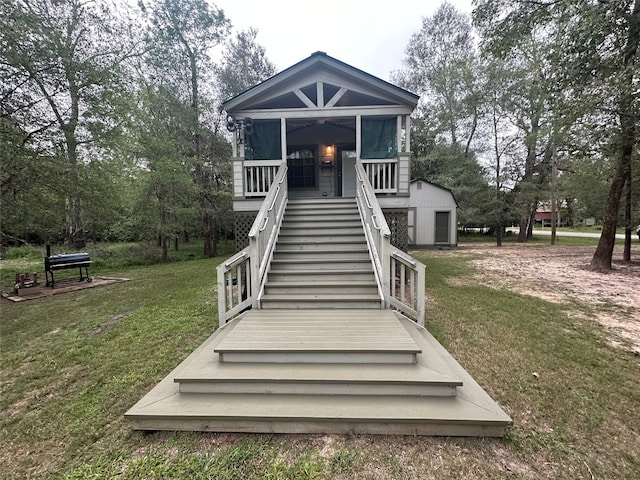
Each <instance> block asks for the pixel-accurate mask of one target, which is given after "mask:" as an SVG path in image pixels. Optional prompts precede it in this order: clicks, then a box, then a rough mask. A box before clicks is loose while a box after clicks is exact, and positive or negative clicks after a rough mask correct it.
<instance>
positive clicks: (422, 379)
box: [126, 310, 510, 436]
mask: <svg viewBox="0 0 640 480" xmlns="http://www.w3.org/2000/svg"><path fill="white" fill-rule="evenodd" d="M249 313H251V315H249ZM273 313H274V312H268V311H255V312H248V313H247V314H245V315H244V316H241V317H240V318H238V319H236V320H234V321H233V322H231V323H230V324H228V325H227V326H226V327H224V328H222V329H220V330H218V331H217V332H216V333H214V334H213V335H212V336H211V337H210V338H209V339H208V340H207V341H206V342H205V343H204V344H203V345H201V346H200V347H199V348H198V349H197V350H196V351H195V352H194V353H193V354H192V355H191V356H189V357H188V358H187V359H186V360H185V361H184V362H183V363H182V364H181V365H179V366H178V367H177V368H176V369H175V370H174V371H173V372H172V373H171V374H170V375H168V376H167V377H166V378H165V379H164V380H163V381H162V382H160V384H158V385H157V386H156V387H155V388H154V389H153V390H151V391H150V392H149V393H148V394H147V395H146V396H145V397H144V398H143V399H141V400H140V401H139V402H138V403H137V404H136V405H135V406H134V407H132V408H131V409H130V410H129V412H127V414H126V416H127V418H129V419H130V420H131V422H132V423H133V426H134V428H138V429H149V430H158V429H161V430H201V431H235V432H281V433H304V432H306V433H321V432H325V433H371V434H409V435H447V436H476V435H481V436H502V435H504V429H505V427H506V426H507V425H508V424H509V423H510V419H509V417H508V416H507V415H505V414H504V412H503V411H502V410H501V409H500V407H499V406H498V405H497V404H496V403H495V402H494V401H493V400H492V399H491V398H490V397H489V396H488V395H487V394H486V393H485V392H484V391H483V390H482V388H481V387H480V386H479V385H478V384H477V383H476V382H475V381H474V380H473V379H472V378H471V377H470V376H469V375H468V374H467V373H466V372H465V370H464V369H463V368H462V367H461V366H460V365H459V364H458V363H457V362H456V361H455V360H454V359H453V358H452V357H451V356H450V355H449V354H448V353H447V352H446V350H445V349H444V348H442V346H441V345H440V344H439V343H438V342H437V341H436V340H435V339H434V338H433V337H432V336H431V335H430V334H429V333H428V332H427V331H426V330H425V329H423V328H422V327H420V326H418V325H416V324H415V323H414V322H412V321H410V320H408V319H406V318H404V317H402V316H400V315H399V314H395V313H392V312H390V311H386V310H382V311H381V310H368V311H360V312H358V311H355V312H354V311H349V312H348V314H349V315H353V316H359V315H361V316H363V317H369V318H370V319H371V321H372V323H375V321H376V320H375V319H376V318H377V317H378V316H379V315H381V314H382V317H383V318H385V317H386V318H387V319H388V315H387V314H391V315H392V316H394V317H395V320H396V321H397V323H396V326H397V328H398V329H399V330H401V331H404V332H406V333H407V334H408V337H409V339H410V340H412V342H413V345H414V347H413V348H417V349H418V350H419V353H415V358H416V361H415V362H414V363H402V364H375V363H365V364H358V363H351V364H350V363H328V364H321V363H309V364H305V363H271V362H261V361H258V362H227V361H224V362H220V358H219V355H218V354H217V353H216V351H217V350H219V349H220V348H223V349H224V345H225V343H227V341H230V342H231V341H232V340H233V339H234V338H239V337H238V335H239V334H240V333H242V330H243V329H245V328H247V327H249V326H251V325H252V324H255V322H257V321H259V319H260V318H261V317H263V316H264V317H265V318H266V319H267V320H269V319H270V320H271V321H272V320H273ZM286 313H287V315H290V314H291V313H293V312H286ZM297 313H298V314H299V315H300V318H311V317H312V316H313V315H327V316H326V317H325V320H326V321H329V320H333V321H335V320H339V319H342V320H343V323H342V325H347V324H348V322H346V320H347V319H348V318H347V317H343V316H342V315H343V314H342V313H338V312H336V311H330V312H327V311H324V312H319V311H318V310H313V311H301V312H297ZM245 321H246V323H245ZM385 321H387V320H385ZM388 321H390V320H388ZM349 328H350V327H348V326H346V327H345V331H347V330H349ZM337 329H338V333H337V336H340V334H339V331H340V330H341V327H339V326H338V327H337ZM234 332H235V333H234ZM381 333H384V331H381ZM405 341H406V343H408V344H411V343H412V342H409V341H408V340H407V339H406V338H403V339H402V343H405ZM235 342H236V341H235V340H233V342H232V343H231V344H232V345H235V344H236V343H235ZM345 343H346V344H349V343H350V342H345ZM357 343H358V342H354V344H357ZM365 343H366V342H365ZM221 346H222V347H221ZM290 347H291V344H290V343H289V344H288V343H287V342H279V347H278V349H284V350H288V349H290ZM294 348H297V347H294ZM332 350H335V349H332ZM332 353H334V354H336V353H337V354H338V355H341V354H345V355H349V354H354V355H359V353H358V352H357V348H356V349H351V347H349V349H348V351H347V350H344V351H342V352H339V353H338V352H335V351H333V352H332Z"/></svg>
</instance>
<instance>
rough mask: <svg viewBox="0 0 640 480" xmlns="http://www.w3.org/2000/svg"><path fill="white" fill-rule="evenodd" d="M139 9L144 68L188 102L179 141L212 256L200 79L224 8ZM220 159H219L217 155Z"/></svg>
mask: <svg viewBox="0 0 640 480" xmlns="http://www.w3.org/2000/svg"><path fill="white" fill-rule="evenodd" d="M140 5H141V7H142V9H143V11H145V12H148V15H149V18H150V21H151V30H150V32H149V45H150V54H149V57H148V62H147V66H148V67H150V68H151V69H152V70H153V72H154V73H153V75H152V78H151V80H152V82H153V83H155V84H157V85H162V91H164V92H166V93H168V94H170V95H172V96H173V97H174V98H176V99H179V100H181V101H183V102H188V105H189V110H188V117H187V118H185V120H186V125H187V126H188V134H187V135H186V136H184V137H183V138H182V139H181V140H178V139H176V140H178V141H181V142H182V147H183V150H182V151H181V153H182V154H183V155H184V156H186V157H188V158H189V159H190V163H191V165H192V168H191V172H192V176H193V181H194V183H195V185H196V186H197V188H198V191H199V194H198V205H199V208H200V216H201V221H202V235H203V237H204V254H205V256H208V257H211V256H214V255H215V254H216V242H215V221H214V220H213V219H212V218H211V213H212V208H211V204H210V200H211V198H212V195H211V192H210V191H208V188H209V187H210V186H211V185H212V184H211V182H209V181H208V180H207V177H208V176H209V172H210V170H211V169H210V160H211V158H210V157H209V158H208V159H207V158H205V155H204V152H203V147H202V137H203V132H204V131H205V128H204V126H203V124H202V119H203V118H204V117H205V116H206V115H207V114H209V115H210V116H211V110H212V109H214V106H213V100H214V96H213V95H212V92H209V93H210V95H208V96H207V95H203V88H202V85H203V83H205V82H203V79H204V78H211V76H213V71H214V70H213V66H212V62H211V58H210V52H211V49H212V48H213V47H215V46H217V45H218V44H220V43H221V42H222V40H223V38H224V36H225V35H226V34H227V32H228V30H229V22H228V20H227V19H226V18H225V16H224V13H223V11H222V10H219V9H218V8H216V7H215V6H211V5H209V4H208V3H207V2H206V1H205V0H156V1H154V2H153V3H151V4H150V5H149V6H148V7H147V6H146V5H145V4H144V3H143V2H142V1H141V2H140ZM216 160H219V159H216Z"/></svg>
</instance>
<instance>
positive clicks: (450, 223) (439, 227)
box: [408, 178, 458, 247]
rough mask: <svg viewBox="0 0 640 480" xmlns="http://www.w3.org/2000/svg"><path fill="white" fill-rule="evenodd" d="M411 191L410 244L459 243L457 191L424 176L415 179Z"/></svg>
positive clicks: (444, 245) (440, 244) (448, 245)
mask: <svg viewBox="0 0 640 480" xmlns="http://www.w3.org/2000/svg"><path fill="white" fill-rule="evenodd" d="M409 192H410V197H409V212H408V214H409V215H408V228H409V245H410V246H414V247H425V246H438V247H451V246H455V245H457V244H458V237H457V234H458V229H457V225H458V221H457V208H458V202H457V201H456V199H455V197H454V195H453V192H452V191H451V190H449V189H448V188H445V187H441V186H440V185H436V184H435V183H431V182H429V181H427V180H424V179H422V178H417V179H414V180H412V181H411V184H410V187H409Z"/></svg>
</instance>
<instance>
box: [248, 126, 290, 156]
mask: <svg viewBox="0 0 640 480" xmlns="http://www.w3.org/2000/svg"><path fill="white" fill-rule="evenodd" d="M244 158H245V159H246V160H279V159H281V158H282V140H281V138H280V120H266V121H264V120H263V121H255V122H254V123H253V133H252V134H251V135H248V134H246V133H245V151H244Z"/></svg>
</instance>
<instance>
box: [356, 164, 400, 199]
mask: <svg viewBox="0 0 640 480" xmlns="http://www.w3.org/2000/svg"><path fill="white" fill-rule="evenodd" d="M362 166H363V168H364V171H365V173H366V177H367V178H368V179H369V183H370V184H371V187H372V188H373V191H374V192H375V193H398V159H396V158H389V159H385V160H362Z"/></svg>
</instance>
